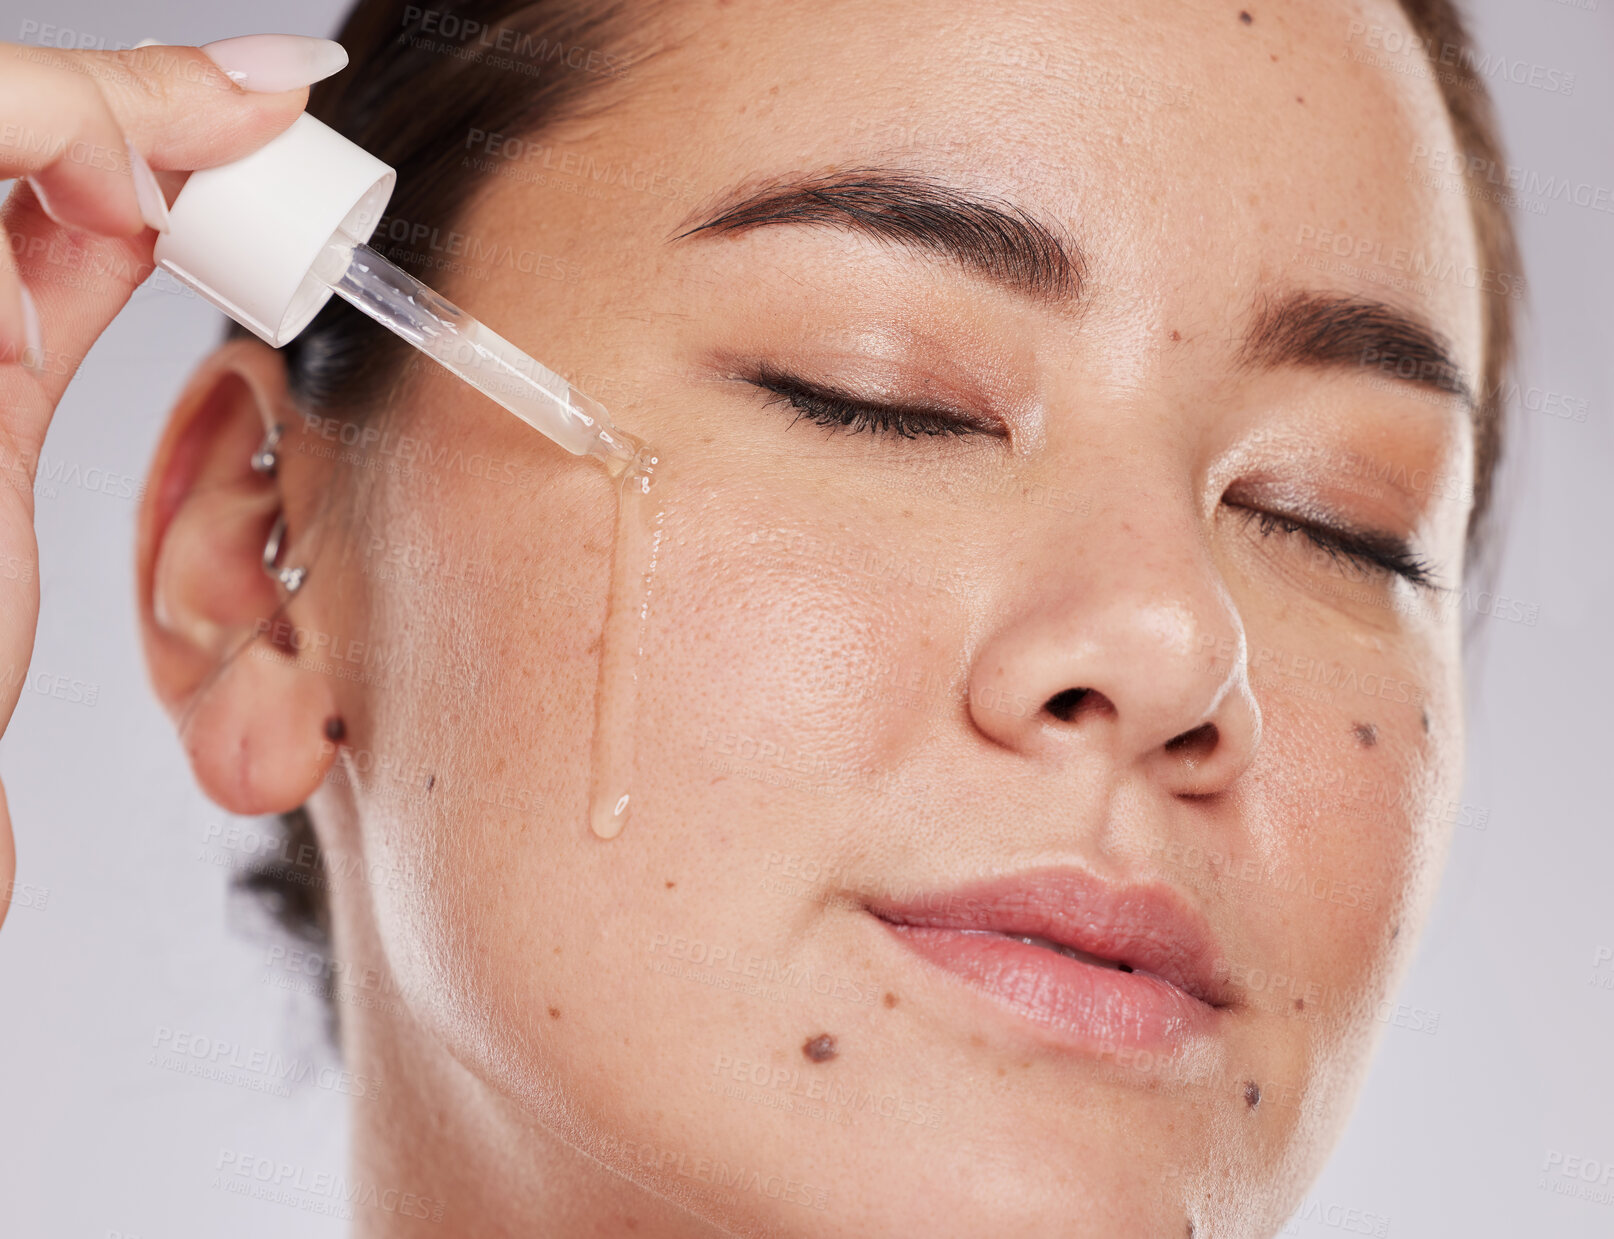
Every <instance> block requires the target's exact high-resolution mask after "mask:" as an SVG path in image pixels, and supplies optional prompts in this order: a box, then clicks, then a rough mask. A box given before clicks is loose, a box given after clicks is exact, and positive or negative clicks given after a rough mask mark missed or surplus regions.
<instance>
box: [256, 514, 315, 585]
mask: <svg viewBox="0 0 1614 1239" xmlns="http://www.w3.org/2000/svg"><path fill="white" fill-rule="evenodd" d="M285 540H286V514H285V513H284V512H281V513H280V514H279V515H277V516H276V517H275V523H274V524H273V525H272V526H270V528H269V540H268V541H267V542H265V543H264V544H263V570H264V571H265V572H267V573H268V574H269V575H270V576H271V577H272V578H273V579H275V580H276V581H279V582H280V583H281V585H283V586H285V588H286V592H287V593H288V594H295V593H296V592H297V591H298V590H299V589H301V588H302V586H303V581H304V580H305V579H306V578H307V576H308V569H307V568H303V567H300V566H299V567H296V568H282V567H280V566H279V561H280V551H281V544H282V543H284V542H285Z"/></svg>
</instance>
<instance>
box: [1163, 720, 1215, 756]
mask: <svg viewBox="0 0 1614 1239" xmlns="http://www.w3.org/2000/svg"><path fill="white" fill-rule="evenodd" d="M1220 739H1221V734H1220V733H1219V732H1218V731H1217V730H1216V724H1215V723H1201V724H1200V725H1199V726H1198V727H1195V728H1193V729H1192V730H1190V731H1185V732H1183V733H1182V735H1180V736H1173V737H1172V738H1171V739H1170V740H1167V741H1166V746H1165V747H1166V752H1168V753H1175V754H1177V755H1178V756H1179V757H1186V758H1187V759H1188V760H1189V761H1192V762H1200V761H1204V760H1205V758H1207V757H1209V756H1210V755H1211V753H1212V752H1214V751H1215V749H1216V743H1217V741H1218V740H1220Z"/></svg>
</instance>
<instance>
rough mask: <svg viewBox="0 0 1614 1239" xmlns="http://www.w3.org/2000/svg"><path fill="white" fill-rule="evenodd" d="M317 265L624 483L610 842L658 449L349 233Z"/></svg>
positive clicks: (628, 762)
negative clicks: (624, 430)
mask: <svg viewBox="0 0 1614 1239" xmlns="http://www.w3.org/2000/svg"><path fill="white" fill-rule="evenodd" d="M315 273H316V274H317V275H318V277H319V278H320V279H321V280H323V281H324V282H325V283H326V284H327V285H328V286H329V287H330V288H331V289H333V290H334V291H335V292H336V293H337V295H338V296H340V297H342V298H343V299H344V300H345V301H347V302H348V303H349V304H351V305H353V306H354V307H355V308H357V309H359V310H361V311H362V312H363V313H365V314H367V315H369V316H370V317H371V318H373V319H375V320H376V321H377V322H378V323H380V324H381V325H382V326H383V327H386V328H387V329H388V330H389V331H392V332H394V333H395V334H397V335H399V336H402V337H403V338H404V339H405V340H407V341H409V343H411V344H413V345H414V346H415V347H416V348H418V349H420V350H421V352H423V353H425V354H426V355H427V356H428V357H430V358H432V359H433V360H434V361H437V362H439V363H440V364H442V365H443V366H445V367H447V368H448V369H449V370H451V371H453V372H454V373H455V374H457V375H458V376H459V377H460V378H462V379H464V380H465V381H466V382H467V383H469V384H470V385H471V386H472V387H475V388H476V389H477V390H478V391H480V392H482V393H483V394H485V395H487V396H489V397H490V398H491V399H493V400H494V401H496V402H497V403H498V404H501V405H503V406H504V407H505V408H506V409H508V410H510V412H512V413H514V414H515V415H516V416H517V417H519V418H521V420H522V421H524V422H526V423H527V424H528V425H530V426H532V427H533V428H534V429H536V430H539V431H541V432H542V433H543V434H545V435H547V436H548V437H549V438H550V439H553V440H554V441H555V442H556V443H558V444H559V445H560V446H561V447H563V448H565V449H566V450H567V451H569V452H571V453H572V454H574V455H578V456H592V457H594V458H595V459H597V460H598V461H599V462H600V463H601V464H602V465H604V466H605V468H606V470H607V471H608V472H609V473H610V475H611V476H612V477H613V478H616V479H619V482H618V486H617V514H616V542H615V546H614V549H613V552H612V557H611V584H610V595H609V600H608V602H607V605H606V613H605V626H604V629H603V631H602V633H601V637H600V672H599V681H598V687H597V691H596V694H595V713H594V736H593V748H592V754H591V766H592V776H591V786H590V792H589V826H590V828H591V829H592V830H593V831H594V833H595V834H596V835H598V836H599V837H600V838H602V839H613V838H615V837H616V836H617V835H618V834H620V833H621V831H622V827H623V825H624V824H625V823H626V822H627V819H628V814H629V810H630V808H631V804H632V792H631V790H630V782H631V779H632V774H633V756H634V736H635V731H636V728H637V723H638V718H639V688H640V683H639V681H640V678H641V675H642V672H643V662H644V646H645V634H646V631H647V628H648V621H649V616H650V599H651V587H652V584H653V582H654V578H655V571H656V564H657V562H658V561H659V559H660V553H661V547H662V538H663V532H664V531H663V523H664V521H665V518H666V512H665V511H664V510H660V509H658V508H657V506H656V498H657V495H656V492H655V491H654V490H653V482H654V478H655V472H656V465H657V459H656V456H655V454H654V453H653V452H652V451H651V450H650V449H649V448H648V447H646V446H645V445H644V444H643V443H641V442H640V441H639V440H638V439H635V438H634V437H633V436H632V435H629V434H625V433H623V432H622V431H620V430H618V429H617V428H616V427H615V426H614V425H612V423H611V420H610V418H609V416H608V415H607V414H606V412H605V409H604V408H603V407H602V406H601V405H600V404H599V402H598V401H596V400H594V399H593V398H592V397H589V396H587V395H584V394H583V393H582V392H580V391H578V390H577V389H576V388H574V387H573V386H572V385H571V384H570V383H568V382H567V381H566V380H565V379H564V378H562V377H561V376H560V375H558V374H556V373H555V372H554V371H553V370H550V369H548V368H547V367H545V366H542V365H540V364H539V363H538V362H537V361H535V360H534V359H533V358H531V357H529V356H528V355H527V354H526V353H524V352H522V351H521V350H520V349H518V348H517V347H516V346H515V345H513V344H511V343H510V342H509V341H508V340H506V339H505V338H504V337H503V336H500V335H498V334H497V333H496V332H493V331H491V330H489V329H488V328H487V327H485V326H483V325H482V324H481V323H480V322H478V321H477V320H476V319H474V318H472V317H471V316H470V315H469V314H467V313H466V312H465V311H464V310H462V309H460V308H459V307H458V306H456V305H455V304H454V303H453V302H451V301H449V300H447V299H446V298H444V297H442V296H440V295H438V294H437V293H435V292H433V291H432V290H431V289H430V288H428V287H427V286H426V285H424V284H422V283H421V282H420V281H419V280H417V279H415V278H414V277H413V276H412V275H410V274H409V273H408V272H406V271H403V270H400V269H399V268H398V267H396V266H394V265H393V264H392V263H390V262H388V261H387V260H386V259H385V258H383V257H382V256H381V255H380V254H377V253H376V252H375V251H374V250H372V249H371V248H370V247H369V246H368V245H364V244H361V243H360V242H358V241H356V240H355V239H354V238H352V237H349V236H346V235H345V234H342V233H338V234H337V235H336V237H334V238H333V239H332V241H331V243H330V245H328V246H327V247H326V249H325V252H324V254H322V255H321V257H320V261H319V263H318V264H317V265H316V267H315Z"/></svg>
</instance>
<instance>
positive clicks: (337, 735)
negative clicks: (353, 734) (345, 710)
mask: <svg viewBox="0 0 1614 1239" xmlns="http://www.w3.org/2000/svg"><path fill="white" fill-rule="evenodd" d="M346 736H347V724H346V723H344V722H343V721H342V716H341V715H340V714H333V715H331V717H330V718H328V719H326V720H325V738H326V739H327V740H329V741H330V742H331V743H332V744H340V743H341V742H342V740H343V739H344V738H345V737H346Z"/></svg>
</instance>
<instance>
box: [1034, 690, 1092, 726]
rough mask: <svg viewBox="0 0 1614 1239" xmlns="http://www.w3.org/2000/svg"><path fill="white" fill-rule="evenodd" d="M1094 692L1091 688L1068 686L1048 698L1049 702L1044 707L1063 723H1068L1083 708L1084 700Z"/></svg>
mask: <svg viewBox="0 0 1614 1239" xmlns="http://www.w3.org/2000/svg"><path fill="white" fill-rule="evenodd" d="M1092 692H1093V690H1092V689H1090V688H1067V689H1065V690H1064V691H1063V692H1059V693H1055V694H1054V695H1053V696H1052V697H1050V698H1048V703H1047V704H1046V705H1045V706H1043V709H1045V710H1047V711H1048V713H1049V714H1052V715H1053V716H1054V717H1055V718H1057V719H1058V720H1059V721H1060V722H1061V723H1068V722H1070V721H1072V720H1073V719H1074V718H1075V717H1076V712H1077V711H1078V710H1080V709H1081V708H1082V702H1084V701H1086V700H1087V698H1088V697H1089V696H1091V695H1092Z"/></svg>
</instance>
